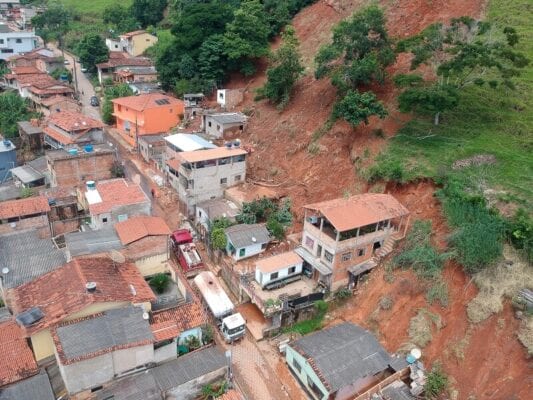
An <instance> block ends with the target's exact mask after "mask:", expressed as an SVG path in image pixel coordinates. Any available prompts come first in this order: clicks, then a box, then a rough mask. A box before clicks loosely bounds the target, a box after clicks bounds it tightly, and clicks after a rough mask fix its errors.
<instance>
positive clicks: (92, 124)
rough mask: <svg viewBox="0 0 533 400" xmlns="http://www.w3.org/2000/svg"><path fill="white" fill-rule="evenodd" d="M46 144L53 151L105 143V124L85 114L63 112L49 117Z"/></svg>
mask: <svg viewBox="0 0 533 400" xmlns="http://www.w3.org/2000/svg"><path fill="white" fill-rule="evenodd" d="M47 122H48V125H47V126H46V127H44V128H43V131H44V142H45V144H47V145H48V146H50V147H52V148H53V149H63V148H67V147H73V146H74V145H79V146H81V145H89V144H93V143H102V142H103V141H104V131H103V129H104V124H103V123H102V122H101V121H98V120H96V119H93V118H90V117H88V116H86V115H84V114H81V113H77V112H73V111H61V112H57V113H55V114H52V115H50V116H49V117H48V120H47Z"/></svg>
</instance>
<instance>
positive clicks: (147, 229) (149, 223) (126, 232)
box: [115, 215, 172, 245]
mask: <svg viewBox="0 0 533 400" xmlns="http://www.w3.org/2000/svg"><path fill="white" fill-rule="evenodd" d="M115 230H116V231H117V234H118V237H119V238H120V241H121V242H122V244H123V245H127V244H130V243H132V242H135V241H137V240H139V239H142V238H144V237H147V236H161V235H170V234H171V233H172V232H171V231H170V228H169V227H168V225H167V223H166V222H165V220H164V219H163V218H161V217H152V216H144V215H143V216H138V217H132V218H128V219H127V220H126V221H124V222H119V223H117V224H115Z"/></svg>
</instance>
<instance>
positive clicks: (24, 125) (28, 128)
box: [17, 121, 43, 135]
mask: <svg viewBox="0 0 533 400" xmlns="http://www.w3.org/2000/svg"><path fill="white" fill-rule="evenodd" d="M17 125H18V126H19V128H20V129H22V130H23V131H24V132H26V134H28V135H38V134H40V133H43V130H42V129H41V127H40V126H33V125H32V124H31V122H30V121H19V122H17Z"/></svg>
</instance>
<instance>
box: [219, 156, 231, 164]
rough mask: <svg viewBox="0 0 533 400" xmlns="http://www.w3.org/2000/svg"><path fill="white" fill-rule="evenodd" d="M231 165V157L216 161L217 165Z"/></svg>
mask: <svg viewBox="0 0 533 400" xmlns="http://www.w3.org/2000/svg"><path fill="white" fill-rule="evenodd" d="M229 163H231V157H224V158H219V159H218V165H227V164H229Z"/></svg>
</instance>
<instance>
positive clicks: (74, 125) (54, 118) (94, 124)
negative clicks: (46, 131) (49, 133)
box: [48, 111, 104, 132]
mask: <svg viewBox="0 0 533 400" xmlns="http://www.w3.org/2000/svg"><path fill="white" fill-rule="evenodd" d="M48 122H49V123H50V124H53V125H56V126H58V127H59V128H61V129H64V130H65V131H67V132H78V131H86V130H89V129H101V128H103V127H104V124H103V123H102V122H101V121H98V120H96V119H94V118H91V117H88V116H86V115H84V114H81V113H78V112H75V111H61V112H58V113H55V114H52V115H50V117H48Z"/></svg>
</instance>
